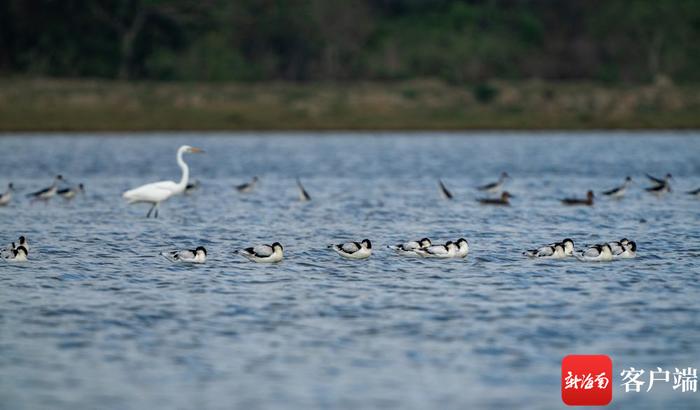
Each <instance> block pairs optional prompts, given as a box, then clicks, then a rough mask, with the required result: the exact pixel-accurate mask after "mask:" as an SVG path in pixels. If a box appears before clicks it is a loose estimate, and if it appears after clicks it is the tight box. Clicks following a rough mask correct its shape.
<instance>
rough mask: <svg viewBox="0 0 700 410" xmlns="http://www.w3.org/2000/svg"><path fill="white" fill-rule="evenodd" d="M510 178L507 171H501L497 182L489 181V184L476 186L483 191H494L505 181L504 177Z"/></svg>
mask: <svg viewBox="0 0 700 410" xmlns="http://www.w3.org/2000/svg"><path fill="white" fill-rule="evenodd" d="M507 178H510V175H508V173H507V172H505V171H504V172H501V176H500V177H499V178H498V181H497V182H491V183H490V184H486V185H482V186H479V187H477V188H476V189H478V190H479V191H485V192H491V193H495V192H498V191H499V190H500V189H501V187H502V186H503V184H504V183H505V182H506V179H507Z"/></svg>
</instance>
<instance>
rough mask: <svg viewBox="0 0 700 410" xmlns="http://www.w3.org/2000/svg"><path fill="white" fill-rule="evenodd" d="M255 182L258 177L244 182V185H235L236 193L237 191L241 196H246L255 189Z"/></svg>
mask: <svg viewBox="0 0 700 410" xmlns="http://www.w3.org/2000/svg"><path fill="white" fill-rule="evenodd" d="M257 182H258V177H253V179H252V180H251V181H250V182H246V183H245V184H240V185H236V191H238V192H240V193H242V194H247V193H249V192H252V191H253V188H255V184H256V183H257Z"/></svg>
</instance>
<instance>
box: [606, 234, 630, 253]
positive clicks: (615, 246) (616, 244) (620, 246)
mask: <svg viewBox="0 0 700 410" xmlns="http://www.w3.org/2000/svg"><path fill="white" fill-rule="evenodd" d="M629 242H630V241H629V239H627V238H622V239H620V240H619V241H612V242H608V245H610V250H611V251H612V253H613V255H617V254H619V253H622V252H623V251H624V250H625V245H627V244H628V243H629Z"/></svg>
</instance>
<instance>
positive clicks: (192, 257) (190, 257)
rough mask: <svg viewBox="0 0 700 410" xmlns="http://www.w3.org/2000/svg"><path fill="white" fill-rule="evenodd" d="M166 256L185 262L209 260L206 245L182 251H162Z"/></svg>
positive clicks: (175, 260)
mask: <svg viewBox="0 0 700 410" xmlns="http://www.w3.org/2000/svg"><path fill="white" fill-rule="evenodd" d="M161 255H162V256H164V257H165V258H166V259H168V260H169V261H171V262H185V263H204V262H206V260H207V250H206V249H205V248H204V246H198V247H197V248H196V249H193V250H188V249H185V250H180V251H169V252H161Z"/></svg>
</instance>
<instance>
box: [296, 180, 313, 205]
mask: <svg viewBox="0 0 700 410" xmlns="http://www.w3.org/2000/svg"><path fill="white" fill-rule="evenodd" d="M297 188H299V201H301V202H308V201H310V200H311V196H310V195H309V193H308V192H306V189H304V185H302V184H301V180H300V179H299V178H297Z"/></svg>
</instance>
